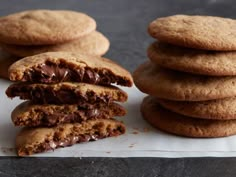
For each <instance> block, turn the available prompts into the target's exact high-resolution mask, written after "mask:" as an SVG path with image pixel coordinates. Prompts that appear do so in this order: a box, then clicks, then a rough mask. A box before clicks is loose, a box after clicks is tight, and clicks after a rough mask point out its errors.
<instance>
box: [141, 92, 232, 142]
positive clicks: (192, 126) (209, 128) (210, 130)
mask: <svg viewBox="0 0 236 177" xmlns="http://www.w3.org/2000/svg"><path fill="white" fill-rule="evenodd" d="M141 113H142V115H143V117H144V119H146V120H147V121H148V122H149V123H150V124H151V125H152V126H154V127H156V128H158V129H160V130H163V131H166V132H169V133H172V134H176V135H180V136H187V137H195V138H215V137H224V136H230V135H234V134H236V120H224V121H222V120H207V119H195V118H191V117H187V116H183V115H180V114H177V113H174V112H171V111H168V110H167V109H165V108H162V107H161V106H160V105H159V103H158V101H156V99H155V98H154V97H151V96H148V97H146V98H144V100H143V102H142V104H141Z"/></svg>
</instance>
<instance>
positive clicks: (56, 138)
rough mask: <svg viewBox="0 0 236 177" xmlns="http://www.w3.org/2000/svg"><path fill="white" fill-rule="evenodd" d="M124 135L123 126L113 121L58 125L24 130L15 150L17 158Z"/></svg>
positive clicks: (97, 120) (19, 135) (17, 139)
mask: <svg viewBox="0 0 236 177" xmlns="http://www.w3.org/2000/svg"><path fill="white" fill-rule="evenodd" d="M124 133H125V126H124V124H123V123H121V122H119V121H116V120H114V119H96V120H89V121H86V122H82V123H74V124H60V125H58V126H56V127H52V128H24V129H22V131H21V132H20V133H19V134H18V136H17V138H16V148H17V153H18V155H19V156H25V155H31V154H34V153H40V152H45V151H49V150H54V149H56V148H59V147H66V146H71V145H73V144H75V143H80V142H88V141H95V140H98V139H102V138H106V137H112V136H118V135H121V134H124Z"/></svg>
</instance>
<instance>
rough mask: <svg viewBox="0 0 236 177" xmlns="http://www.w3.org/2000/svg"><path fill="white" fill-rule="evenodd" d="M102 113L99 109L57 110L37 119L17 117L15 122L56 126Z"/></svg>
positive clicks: (91, 117)
mask: <svg viewBox="0 0 236 177" xmlns="http://www.w3.org/2000/svg"><path fill="white" fill-rule="evenodd" d="M100 115H102V112H101V111H100V110H99V109H96V108H95V109H90V110H86V111H80V110H78V111H76V112H73V113H60V112H55V113H53V114H50V113H47V112H45V113H43V114H42V115H41V117H37V118H36V119H32V118H31V119H28V120H26V121H25V120H23V121H22V120H20V119H17V120H16V121H15V122H14V124H15V125H16V126H29V127H35V126H47V127H49V126H55V125H58V124H61V123H75V122H78V123H81V122H82V121H84V120H85V119H86V120H88V119H94V118H97V117H100Z"/></svg>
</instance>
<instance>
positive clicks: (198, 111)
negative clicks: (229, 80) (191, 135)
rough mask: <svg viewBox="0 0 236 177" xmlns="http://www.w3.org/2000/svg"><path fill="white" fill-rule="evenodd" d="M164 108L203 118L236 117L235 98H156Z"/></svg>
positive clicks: (223, 118)
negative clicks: (182, 99) (190, 99)
mask: <svg viewBox="0 0 236 177" xmlns="http://www.w3.org/2000/svg"><path fill="white" fill-rule="evenodd" d="M156 101H157V102H158V103H159V104H160V105H161V106H162V107H164V108H166V109H168V110H171V111H173V112H176V113H178V114H182V115H185V116H189V117H195V118H203V119H218V120H230V119H236V109H235V107H236V98H235V97H231V98H224V99H218V100H209V101H181V102H180V101H172V100H165V99H160V98H156Z"/></svg>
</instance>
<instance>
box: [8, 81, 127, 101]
mask: <svg viewBox="0 0 236 177" xmlns="http://www.w3.org/2000/svg"><path fill="white" fill-rule="evenodd" d="M6 94H7V96H8V97H10V98H13V97H16V96H19V97H20V99H24V100H32V101H33V102H35V103H40V104H42V103H43V104H79V105H90V104H97V103H106V104H109V103H111V102H112V101H118V102H125V101H126V100H127V98H128V96H127V93H125V92H124V91H123V90H121V89H119V88H117V87H115V86H99V85H92V84H86V83H71V82H61V83H58V84H31V83H24V82H20V83H15V84H12V85H10V86H9V87H8V88H7V90H6Z"/></svg>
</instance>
